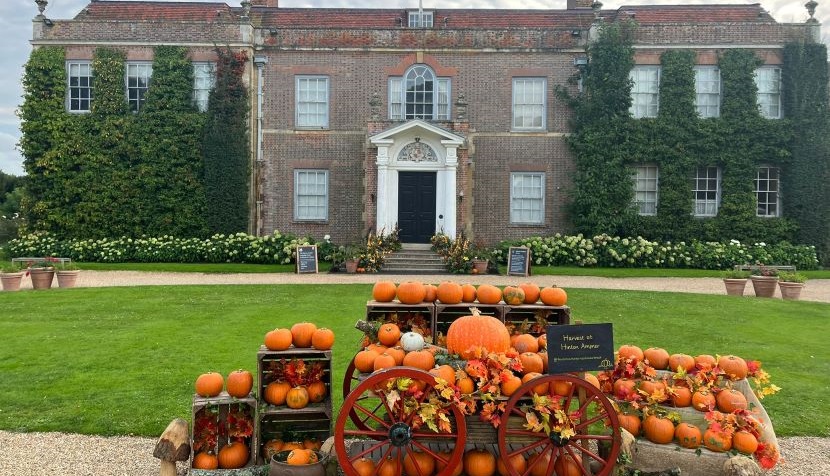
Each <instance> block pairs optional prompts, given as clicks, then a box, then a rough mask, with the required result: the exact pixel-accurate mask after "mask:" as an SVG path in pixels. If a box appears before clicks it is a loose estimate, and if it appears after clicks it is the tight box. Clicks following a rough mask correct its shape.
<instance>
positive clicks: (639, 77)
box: [628, 66, 660, 118]
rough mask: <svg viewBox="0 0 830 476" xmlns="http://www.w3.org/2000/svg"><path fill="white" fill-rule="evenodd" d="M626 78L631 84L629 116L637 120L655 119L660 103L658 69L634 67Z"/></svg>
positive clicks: (654, 67)
mask: <svg viewBox="0 0 830 476" xmlns="http://www.w3.org/2000/svg"><path fill="white" fill-rule="evenodd" d="M628 77H629V78H630V79H631V81H632V82H633V84H632V86H631V108H630V109H629V112H630V113H631V115H632V116H634V117H637V118H640V117H657V110H658V108H659V103H660V102H659V92H660V67H659V66H635V67H634V68H633V69H632V70H631V71H630V72H629V73H628Z"/></svg>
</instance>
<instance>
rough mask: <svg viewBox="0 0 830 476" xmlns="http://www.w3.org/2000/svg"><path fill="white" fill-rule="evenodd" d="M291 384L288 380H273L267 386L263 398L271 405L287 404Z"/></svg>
mask: <svg viewBox="0 0 830 476" xmlns="http://www.w3.org/2000/svg"><path fill="white" fill-rule="evenodd" d="M289 390H291V385H290V384H289V383H288V382H271V383H269V384H268V385H267V386H266V387H265V394H264V395H263V398H265V401H266V402H268V403H270V404H271V405H285V399H286V397H287V396H288V391H289Z"/></svg>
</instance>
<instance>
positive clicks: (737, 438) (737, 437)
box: [732, 430, 758, 455]
mask: <svg viewBox="0 0 830 476" xmlns="http://www.w3.org/2000/svg"><path fill="white" fill-rule="evenodd" d="M732 447H733V448H735V450H736V451H738V452H739V453H744V454H748V455H751V454H753V453H755V450H757V449H758V438H755V435H753V434H752V433H750V432H748V431H746V430H741V431H736V432H735V434H734V435H732Z"/></svg>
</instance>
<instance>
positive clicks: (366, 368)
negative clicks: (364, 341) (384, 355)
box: [354, 350, 378, 374]
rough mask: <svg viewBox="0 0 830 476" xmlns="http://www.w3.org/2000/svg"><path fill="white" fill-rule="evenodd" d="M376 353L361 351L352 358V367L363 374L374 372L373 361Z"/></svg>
mask: <svg viewBox="0 0 830 476" xmlns="http://www.w3.org/2000/svg"><path fill="white" fill-rule="evenodd" d="M377 356H378V353H377V352H375V351H374V350H361V351H360V352H358V353H357V354H356V355H355V356H354V366H355V368H356V369H357V370H359V371H361V372H363V373H364V374H366V373H369V372H371V371H373V370H374V365H375V359H376V358H377Z"/></svg>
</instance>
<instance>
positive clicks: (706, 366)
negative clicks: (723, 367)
mask: <svg viewBox="0 0 830 476" xmlns="http://www.w3.org/2000/svg"><path fill="white" fill-rule="evenodd" d="M717 364H718V361H717V360H715V357H714V356H711V355H709V354H700V355H698V356H697V357H695V367H697V368H699V369H700V370H711V369H713V368H715V365H717Z"/></svg>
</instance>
